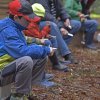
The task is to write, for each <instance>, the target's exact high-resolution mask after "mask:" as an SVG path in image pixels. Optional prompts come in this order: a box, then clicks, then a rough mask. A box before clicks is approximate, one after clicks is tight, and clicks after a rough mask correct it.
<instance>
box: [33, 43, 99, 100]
mask: <svg viewBox="0 0 100 100" xmlns="http://www.w3.org/2000/svg"><path fill="white" fill-rule="evenodd" d="M96 44H97V45H98V46H99V50H97V51H93V50H88V49H86V48H84V47H83V46H79V47H73V46H71V47H70V48H71V50H72V52H73V54H74V56H75V57H76V58H77V59H78V60H79V64H70V65H68V66H69V67H70V69H71V71H70V72H61V71H57V70H52V67H51V64H49V65H48V66H47V68H46V69H47V72H49V73H53V74H54V75H55V77H54V80H53V81H54V82H56V83H57V86H56V87H52V88H42V87H33V93H35V94H36V95H37V96H38V98H39V100H100V43H96Z"/></svg>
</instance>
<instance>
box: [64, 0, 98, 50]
mask: <svg viewBox="0 0 100 100" xmlns="http://www.w3.org/2000/svg"><path fill="white" fill-rule="evenodd" d="M65 8H66V10H67V12H68V14H69V15H70V17H71V19H75V20H78V21H80V23H81V25H82V27H83V28H84V29H85V46H86V47H87V48H88V49H92V50H96V49H97V47H96V46H95V45H94V43H93V38H94V34H95V32H96V30H97V26H98V23H97V21H96V20H88V19H87V18H85V15H84V14H83V13H82V5H81V3H80V0H66V1H65Z"/></svg>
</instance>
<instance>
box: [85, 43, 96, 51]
mask: <svg viewBox="0 0 100 100" xmlns="http://www.w3.org/2000/svg"><path fill="white" fill-rule="evenodd" d="M86 48H88V49H91V50H97V47H96V46H95V44H90V45H86Z"/></svg>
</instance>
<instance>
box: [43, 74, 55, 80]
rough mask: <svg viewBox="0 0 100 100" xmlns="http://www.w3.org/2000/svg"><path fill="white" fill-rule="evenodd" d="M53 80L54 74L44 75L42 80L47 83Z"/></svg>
mask: <svg viewBox="0 0 100 100" xmlns="http://www.w3.org/2000/svg"><path fill="white" fill-rule="evenodd" d="M53 78H54V74H47V73H46V74H45V76H44V78H43V80H47V81H50V80H52V79H53Z"/></svg>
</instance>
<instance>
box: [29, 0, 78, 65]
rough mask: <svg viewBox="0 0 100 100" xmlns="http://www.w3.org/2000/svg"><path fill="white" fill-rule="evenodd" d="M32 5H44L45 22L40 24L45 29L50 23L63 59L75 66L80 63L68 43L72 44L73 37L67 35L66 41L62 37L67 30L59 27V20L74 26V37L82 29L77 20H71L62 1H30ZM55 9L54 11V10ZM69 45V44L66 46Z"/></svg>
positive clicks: (72, 31)
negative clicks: (47, 22)
mask: <svg viewBox="0 0 100 100" xmlns="http://www.w3.org/2000/svg"><path fill="white" fill-rule="evenodd" d="M29 1H30V3H31V4H34V3H36V2H38V3H40V4H42V5H43V6H44V8H45V9H46V13H45V16H44V18H43V20H44V21H42V22H40V27H43V26H44V25H45V24H46V21H50V27H51V31H50V34H51V35H53V36H56V39H57V44H58V50H59V52H60V54H61V56H62V58H63V59H64V60H65V61H66V62H67V61H70V62H71V63H73V64H77V63H78V61H77V60H76V59H75V58H74V57H73V55H72V53H71V51H70V49H69V48H68V45H67V44H68V43H70V42H71V39H72V37H70V36H68V35H67V34H66V39H65V40H66V41H65V40H64V39H63V37H62V31H63V33H66V29H65V28H63V27H60V26H58V23H57V18H58V17H61V21H62V23H63V24H64V25H65V26H66V27H67V26H69V25H70V24H71V25H72V27H73V28H72V30H71V33H72V34H73V35H74V34H75V33H76V32H77V31H78V30H79V29H80V23H78V21H76V20H74V21H73V20H69V17H68V15H67V13H66V12H65V9H64V8H63V5H62V3H61V0H36V1H35V0H29ZM52 6H53V7H52ZM53 8H54V9H53ZM66 43H67V44H66Z"/></svg>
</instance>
